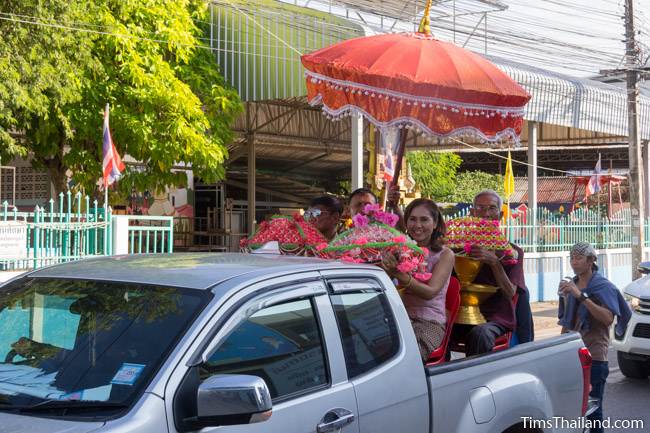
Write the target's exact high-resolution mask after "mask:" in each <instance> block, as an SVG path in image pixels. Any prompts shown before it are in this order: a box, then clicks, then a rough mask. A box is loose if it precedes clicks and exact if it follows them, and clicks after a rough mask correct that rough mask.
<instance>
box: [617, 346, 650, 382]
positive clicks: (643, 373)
mask: <svg viewBox="0 0 650 433" xmlns="http://www.w3.org/2000/svg"><path fill="white" fill-rule="evenodd" d="M616 357H617V358H618V366H619V367H620V368H621V373H623V375H624V376H625V377H629V378H631V379H647V377H648V375H650V361H648V359H647V358H645V359H643V358H641V359H637V357H638V355H632V356H628V354H627V353H625V352H620V351H617V352H616Z"/></svg>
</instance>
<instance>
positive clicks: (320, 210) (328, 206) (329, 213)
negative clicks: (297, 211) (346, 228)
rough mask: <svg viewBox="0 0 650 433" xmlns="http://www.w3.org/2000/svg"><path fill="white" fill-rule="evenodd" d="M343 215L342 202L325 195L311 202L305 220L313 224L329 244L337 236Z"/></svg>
mask: <svg viewBox="0 0 650 433" xmlns="http://www.w3.org/2000/svg"><path fill="white" fill-rule="evenodd" d="M342 213H343V205H342V204H341V202H340V201H339V200H338V199H337V198H335V197H332V196H329V195H324V196H321V197H316V198H314V199H312V201H311V202H309V209H307V210H306V211H305V220H307V221H309V222H310V223H312V224H313V225H314V226H315V227H316V228H317V229H318V231H319V232H321V234H322V235H323V236H325V238H326V239H327V241H328V242H329V241H331V240H332V239H334V236H336V233H337V229H338V225H339V222H340V220H341V214H342Z"/></svg>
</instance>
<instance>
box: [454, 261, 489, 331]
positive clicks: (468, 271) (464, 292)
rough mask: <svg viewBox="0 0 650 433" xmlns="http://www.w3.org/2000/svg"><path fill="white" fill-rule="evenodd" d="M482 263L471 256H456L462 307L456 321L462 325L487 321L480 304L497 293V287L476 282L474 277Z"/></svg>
mask: <svg viewBox="0 0 650 433" xmlns="http://www.w3.org/2000/svg"><path fill="white" fill-rule="evenodd" d="M481 265H482V263H481V262H479V261H478V260H474V259H472V258H469V257H463V256H456V260H455V262H454V270H455V271H456V275H457V276H458V280H459V281H460V284H461V289H460V308H459V310H458V315H457V316H456V323H458V324H462V325H480V324H481V323H485V322H486V320H485V317H483V314H481V310H480V308H479V305H481V304H482V303H483V302H484V301H485V300H486V299H487V298H489V297H490V296H492V295H493V294H494V293H496V291H497V288H496V287H494V286H490V285H487V284H476V283H474V279H475V278H476V276H477V275H478V273H479V271H480V270H481Z"/></svg>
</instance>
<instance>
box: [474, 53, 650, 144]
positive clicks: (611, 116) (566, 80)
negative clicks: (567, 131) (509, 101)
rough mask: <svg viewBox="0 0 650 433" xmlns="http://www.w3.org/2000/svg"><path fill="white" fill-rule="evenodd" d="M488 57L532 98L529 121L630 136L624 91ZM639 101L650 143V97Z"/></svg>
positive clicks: (643, 133)
mask: <svg viewBox="0 0 650 433" xmlns="http://www.w3.org/2000/svg"><path fill="white" fill-rule="evenodd" d="M487 57H488V58H489V59H490V60H491V61H492V62H494V63H495V64H496V65H497V66H498V67H499V68H501V70H503V71H504V72H505V73H507V74H508V75H509V76H510V77H512V78H513V79H514V80H515V81H517V82H518V83H519V84H521V85H522V86H523V87H524V88H525V89H526V90H527V91H528V92H529V93H530V94H531V95H532V99H531V100H530V102H528V105H527V106H526V114H525V115H524V118H525V119H526V120H529V121H534V122H544V123H550V124H553V125H561V126H566V127H570V128H579V129H584V130H588V131H595V132H600V133H604V134H613V135H619V136H627V135H628V130H627V93H626V90H625V89H624V88H620V87H618V86H615V85H611V84H606V83H601V82H599V81H594V80H587V79H581V78H575V77H570V76H568V75H563V74H558V73H555V72H551V71H547V70H544V69H540V68H536V67H533V66H529V65H524V64H521V63H517V62H512V61H509V60H505V59H502V58H499V57H494V56H487ZM639 99H640V106H641V112H640V119H639V124H640V129H641V137H642V138H643V139H646V140H650V97H649V96H648V95H647V94H645V93H642V94H641V96H640V98H639Z"/></svg>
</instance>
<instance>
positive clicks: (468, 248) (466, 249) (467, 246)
mask: <svg viewBox="0 0 650 433" xmlns="http://www.w3.org/2000/svg"><path fill="white" fill-rule="evenodd" d="M463 251H464V252H465V254H471V253H472V244H471V243H469V242H465V245H463Z"/></svg>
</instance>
